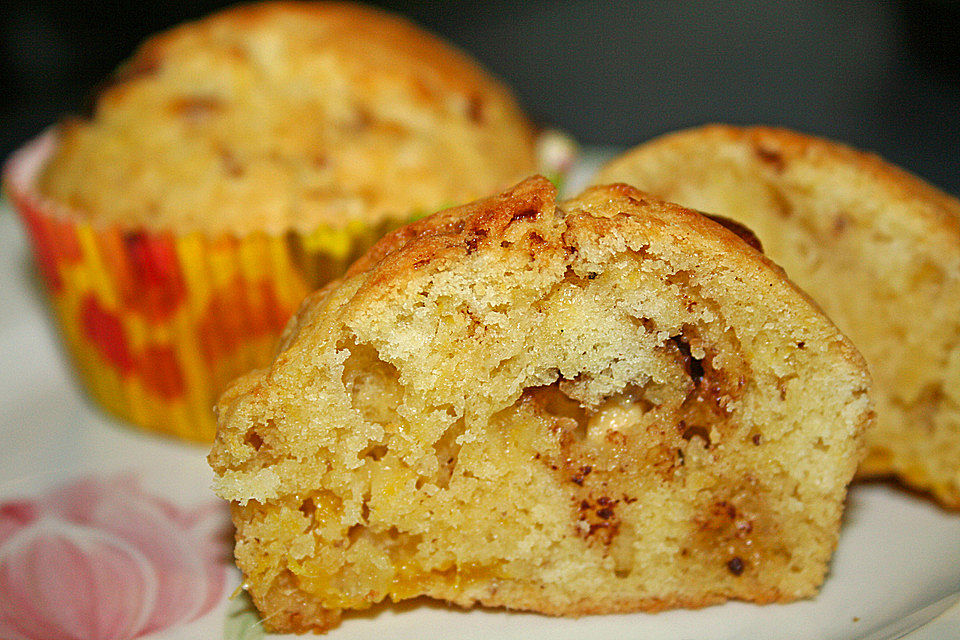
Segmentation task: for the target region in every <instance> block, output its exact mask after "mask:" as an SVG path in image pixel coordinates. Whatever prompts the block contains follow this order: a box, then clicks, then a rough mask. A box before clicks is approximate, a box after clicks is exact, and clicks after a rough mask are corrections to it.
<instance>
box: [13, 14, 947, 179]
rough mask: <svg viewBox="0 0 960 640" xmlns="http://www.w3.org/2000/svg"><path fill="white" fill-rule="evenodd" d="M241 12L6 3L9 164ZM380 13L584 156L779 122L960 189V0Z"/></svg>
mask: <svg viewBox="0 0 960 640" xmlns="http://www.w3.org/2000/svg"><path fill="white" fill-rule="evenodd" d="M227 4H230V3H228V2H216V1H210V0H194V1H185V0H168V1H166V2H162V1H157V0H143V1H141V2H123V3H118V2H116V1H113V2H110V1H107V2H103V3H96V4H94V3H91V4H87V3H85V2H82V1H77V2H57V1H48V2H37V1H33V0H15V1H14V2H10V1H9V0H8V2H6V3H3V4H2V8H0V95H2V96H3V99H2V102H0V124H2V126H0V157H2V156H6V155H7V154H8V153H9V152H10V151H12V150H13V149H14V148H16V147H17V146H18V145H19V144H21V143H22V142H23V141H24V140H26V139H27V138H28V137H29V136H31V135H33V134H35V133H37V132H38V131H40V130H41V129H42V128H43V127H45V126H47V125H48V124H50V123H52V122H54V121H56V120H57V118H58V117H59V116H60V115H61V114H63V113H65V112H69V111H74V110H76V109H78V108H79V106H80V105H81V103H82V102H83V99H84V97H85V96H86V95H87V94H88V93H89V92H90V90H91V88H92V87H93V86H94V85H95V84H96V83H97V82H98V81H100V80H101V79H102V78H103V77H104V76H106V75H107V74H108V73H109V72H110V70H111V69H113V68H114V67H115V66H116V65H117V64H118V63H119V62H121V61H122V60H123V59H124V58H125V57H127V56H128V55H129V54H130V53H131V52H132V50H133V49H134V47H135V46H136V44H137V43H138V42H139V41H141V40H142V39H143V38H144V37H146V36H147V35H149V34H151V33H154V32H156V31H158V30H161V29H164V28H166V27H168V26H171V25H174V24H176V23H179V22H182V21H184V20H189V19H192V18H197V17H200V16H202V15H204V14H206V13H208V12H210V11H212V10H214V9H216V8H218V7H221V6H225V5H227ZM371 4H375V5H379V6H382V7H387V8H390V9H393V10H395V11H399V12H401V13H404V14H406V15H407V16H409V17H411V18H412V19H414V20H415V21H416V22H419V23H420V24H421V25H423V26H426V27H427V28H429V29H431V30H433V31H435V32H437V33H439V34H441V35H443V36H445V37H446V38H448V39H449V40H452V41H453V42H455V43H457V44H458V45H460V46H461V47H462V48H464V49H466V50H467V51H469V52H471V53H472V54H473V55H474V56H476V57H477V58H479V59H480V60H481V61H482V62H483V63H484V64H486V65H487V67H488V68H490V69H491V70H492V71H494V72H495V73H497V74H498V75H500V76H501V77H502V78H503V79H505V80H506V81H507V82H508V83H509V84H511V85H512V86H513V88H514V90H515V91H516V92H517V94H518V96H519V98H520V100H521V102H522V103H523V105H524V106H525V107H526V109H527V111H528V112H529V113H531V114H532V115H533V116H534V118H536V119H538V120H539V121H541V122H543V123H548V124H553V125H556V126H559V127H560V128H563V129H565V130H566V131H568V132H569V133H572V134H573V135H574V136H575V137H576V138H577V139H578V140H580V141H581V142H582V143H585V144H603V145H614V146H627V145H632V144H635V143H637V142H640V141H642V140H645V139H647V138H650V137H652V136H654V135H656V134H659V133H663V132H666V131H670V130H673V129H677V128H681V127H686V126H690V125H696V124H701V123H704V122H717V121H719V122H732V123H768V124H781V125H785V126H789V127H793V128H796V129H800V130H803V131H807V132H811V133H815V134H819V135H823V136H827V137H831V138H836V139H839V140H844V141H847V142H849V143H851V144H854V145H856V146H859V147H861V148H865V149H869V150H873V151H875V152H878V153H880V154H881V155H883V156H885V157H887V158H888V159H890V160H892V161H894V162H896V163H898V164H901V165H903V166H904V167H906V168H908V169H910V170H912V171H914V172H915V173H918V174H920V175H921V176H923V177H925V178H927V179H928V180H930V181H932V182H934V183H935V184H938V185H940V186H941V187H943V188H945V189H947V190H948V191H951V192H953V193H955V194H957V193H960V122H958V115H960V0H923V1H918V0H900V1H899V2H897V1H891V2H852V1H851V2H842V1H830V2H827V1H821V2H816V1H814V2H801V1H799V0H796V1H794V0H788V1H783V2H775V1H773V2H761V1H756V2H753V1H750V2H720V1H709V0H687V1H672V0H671V1H666V0H665V1H661V2H628V1H625V0H614V1H612V2H598V1H588V0H580V1H572V0H565V1H557V2H539V1H528V2H521V1H514V2H508V1H506V0H488V1H487V2H483V3H468V2H457V1H455V0H454V1H449V2H418V1H415V0H414V1H409V0H408V1H405V2H404V1H399V0H385V1H380V2H372V3H371Z"/></svg>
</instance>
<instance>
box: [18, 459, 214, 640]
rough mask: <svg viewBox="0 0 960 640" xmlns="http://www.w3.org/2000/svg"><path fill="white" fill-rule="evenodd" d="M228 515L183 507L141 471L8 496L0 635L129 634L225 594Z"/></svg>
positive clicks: (118, 638)
mask: <svg viewBox="0 0 960 640" xmlns="http://www.w3.org/2000/svg"><path fill="white" fill-rule="evenodd" d="M228 531H229V529H228V518H227V515H226V513H225V512H224V510H223V508H222V505H221V504H219V503H215V502H211V503H210V504H207V505H203V506H201V507H198V508H195V509H182V508H180V507H177V506H176V505H173V504H171V503H169V502H167V501H165V500H163V499H160V498H158V497H156V496H153V495H150V494H149V493H147V492H146V491H144V490H143V489H142V488H141V487H140V484H139V482H138V481H137V479H136V478H135V477H134V476H133V475H129V474H125V475H119V476H114V477H110V478H105V479H97V478H84V479H81V480H79V481H76V482H74V483H72V484H69V485H66V486H63V487H61V488H59V489H56V490H54V491H52V492H51V493H49V494H47V495H44V496H42V497H40V498H36V499H33V500H18V501H12V502H5V503H0V638H3V640H128V639H130V638H137V637H140V636H143V635H146V634H149V633H153V632H155V631H159V630H161V629H166V628H169V627H172V626H175V625H179V624H183V623H186V622H189V621H191V620H194V619H196V618H198V617H200V616H202V615H203V614H205V613H207V612H208V611H210V610H211V609H212V608H213V607H214V605H215V604H216V603H217V602H218V601H219V600H220V598H221V597H222V594H223V590H224V585H225V582H226V567H227V564H228V558H229V554H230V541H229V538H228V533H227V532H228Z"/></svg>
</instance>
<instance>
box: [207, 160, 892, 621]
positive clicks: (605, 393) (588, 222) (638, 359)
mask: <svg viewBox="0 0 960 640" xmlns="http://www.w3.org/2000/svg"><path fill="white" fill-rule="evenodd" d="M868 387H869V381H868V376H867V373H866V368H865V365H864V363H863V361H862V359H861V357H860V355H859V354H858V353H857V352H856V350H855V349H854V348H853V347H852V346H851V345H850V343H849V342H848V341H847V340H846V339H845V338H844V337H843V336H842V335H841V334H840V332H839V331H838V330H837V329H836V328H835V327H834V326H833V325H832V324H831V323H830V321H829V320H827V318H826V317H825V316H823V314H821V313H820V312H819V311H818V310H817V309H816V308H815V307H814V306H813V304H812V303H811V302H810V301H809V300H808V299H807V298H806V296H805V295H804V294H803V293H801V292H800V291H799V290H798V289H796V287H794V285H793V284H792V283H790V282H789V281H788V280H787V279H786V278H785V277H784V275H783V273H782V272H781V270H780V269H779V268H777V267H776V266H775V265H773V264H772V263H771V262H769V261H768V260H767V259H765V258H764V257H763V256H762V255H761V254H760V253H759V252H758V251H757V250H755V249H754V248H753V247H751V246H750V245H749V244H748V243H746V242H744V241H743V240H741V239H740V238H738V237H737V236H736V235H735V234H734V233H731V232H730V231H728V230H727V229H725V228H724V227H722V226H720V225H718V224H716V223H714V222H713V221H711V220H709V219H708V218H706V217H704V216H701V215H700V214H698V213H696V212H694V211H691V210H687V209H683V208H681V207H679V206H676V205H672V204H668V203H665V202H661V201H659V200H656V199H654V198H652V197H649V196H646V195H644V194H642V193H640V192H638V191H636V190H635V189H633V188H631V187H628V186H626V185H613V186H601V187H595V188H592V189H590V190H588V191H586V192H585V193H584V194H582V195H581V196H579V197H577V198H575V199H572V200H568V201H565V202H557V201H556V192H555V189H554V188H553V186H552V185H551V184H550V183H549V182H547V181H546V180H545V179H543V178H532V179H529V180H527V181H525V182H524V183H522V184H520V185H518V186H517V187H516V188H514V189H513V190H511V191H508V192H505V193H503V194H502V195H500V196H497V197H493V198H489V199H487V200H482V201H478V202H476V203H473V204H470V205H467V206H464V207H460V208H456V209H451V210H447V211H443V212H440V213H437V214H435V215H433V216H431V217H429V218H427V219H424V220H422V221H419V222H416V223H413V224H410V225H408V226H405V227H403V228H401V229H399V230H397V231H396V232H394V233H392V234H390V235H389V236H387V237H386V238H385V239H384V240H382V241H380V242H379V243H378V244H377V245H375V246H374V247H373V248H372V249H371V250H370V251H369V252H368V253H367V254H366V255H365V256H364V257H362V258H361V259H360V260H359V261H358V262H357V263H355V264H354V265H353V266H352V267H351V269H350V270H349V272H348V273H347V275H346V276H345V277H344V278H343V279H341V280H338V281H335V282H334V283H332V284H330V285H328V286H327V287H325V288H324V289H322V290H321V291H319V292H317V293H315V294H314V295H312V296H311V297H310V298H309V299H308V300H307V301H306V302H305V304H304V306H303V308H302V309H301V310H300V312H299V314H298V316H297V319H296V320H295V322H293V323H292V324H291V327H290V328H289V330H288V332H287V335H286V337H285V339H284V343H283V346H282V348H281V350H280V352H279V354H278V356H277V358H276V359H275V360H274V362H273V364H272V365H271V366H270V367H269V368H266V369H261V370H258V371H256V372H253V373H251V374H249V375H247V376H245V377H243V378H241V379H240V380H238V381H237V382H236V383H235V384H234V385H233V386H232V387H231V388H230V389H229V390H228V391H227V392H226V393H225V394H224V396H223V397H222V399H221V401H220V404H219V429H218V433H217V439H216V441H215V444H214V447H213V451H212V452H211V454H210V458H209V459H210V463H211V465H212V467H213V469H214V471H215V473H216V476H217V477H216V481H215V488H216V491H217V492H218V493H219V495H220V496H222V497H223V498H226V499H228V500H230V501H231V502H232V505H233V519H234V523H235V524H236V527H237V544H236V557H237V562H238V564H239V566H240V568H241V569H242V570H243V572H244V574H245V581H244V584H245V587H246V588H247V589H248V591H249V592H250V593H251V595H252V597H253V600H254V602H255V603H256V605H257V606H258V607H259V609H260V611H261V612H262V614H263V616H264V623H265V624H266V625H267V626H268V627H269V628H271V629H275V630H278V631H292V630H296V631H302V630H306V629H316V630H321V631H322V630H325V629H328V628H329V627H331V626H332V625H334V624H336V622H337V620H338V619H339V616H340V613H341V611H342V610H345V609H362V608H365V607H368V606H370V605H372V604H374V603H376V602H379V601H381V600H384V599H386V598H390V599H393V600H394V601H397V600H402V599H406V598H411V597H415V596H419V595H427V596H430V597H433V598H439V599H443V600H447V601H449V602H453V603H456V604H459V605H462V606H471V605H474V604H483V605H487V606H504V607H509V608H515V609H528V610H532V611H538V612H542V613H547V614H553V615H583V614H593V613H607V612H625V611H637V610H658V609H663V608H667V607H678V606H685V607H698V606H703V605H708V604H712V603H718V602H721V601H724V600H726V599H730V598H737V599H744V600H750V601H754V602H761V603H764V602H784V601H789V600H793V599H796V598H802V597H806V596H809V595H811V594H813V593H815V591H816V589H817V587H818V586H819V584H820V583H821V581H822V580H823V578H824V575H825V573H826V571H827V564H828V561H829V558H830V555H831V553H832V551H833V549H834V546H835V544H836V541H837V534H838V527H839V523H840V514H841V510H842V506H843V499H844V495H845V491H846V486H847V483H848V482H849V480H850V479H851V477H852V476H853V473H854V469H855V468H856V466H857V464H858V462H859V461H860V459H861V453H862V446H861V445H862V434H863V431H864V429H865V428H866V427H867V426H868V425H869V424H870V422H871V420H872V417H873V414H872V410H871V403H870V400H869V397H868Z"/></svg>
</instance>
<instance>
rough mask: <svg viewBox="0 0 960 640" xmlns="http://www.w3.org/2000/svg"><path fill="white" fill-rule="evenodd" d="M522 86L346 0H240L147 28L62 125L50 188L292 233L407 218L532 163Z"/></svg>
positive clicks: (108, 210)
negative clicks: (91, 102)
mask: <svg viewBox="0 0 960 640" xmlns="http://www.w3.org/2000/svg"><path fill="white" fill-rule="evenodd" d="M534 163H535V161H534V135H533V130H532V127H531V125H530V123H529V122H528V121H527V120H526V118H525V117H524V115H523V114H522V113H521V112H520V110H519V107H518V106H517V104H516V103H515V101H514V99H513V98H512V96H511V95H510V93H509V91H508V90H507V89H506V88H505V87H504V86H503V85H502V84H500V83H499V82H498V81H497V80H495V79H493V78H491V77H490V76H489V75H488V74H487V73H486V72H485V71H484V70H482V69H481V68H480V67H479V66H478V65H477V64H476V63H475V62H474V61H472V60H471V59H470V58H469V57H467V56H466V55H465V54H463V53H462V52H460V51H458V50H456V49H455V48H453V47H452V46H450V45H448V44H446V43H444V42H442V41H441V40H439V39H438V38H436V37H434V36H432V35H431V34H429V33H426V32H424V31H423V30H421V29H419V28H417V27H416V26H414V25H412V24H410V23H409V22H407V21H405V20H403V19H401V18H399V17H396V16H393V15H390V14H386V13H382V12H380V11H376V10H373V9H370V8H366V7H362V6H359V5H353V4H348V3H335V2H329V3H327V2H319V3H294V2H273V3H264V4H255V5H249V6H241V7H237V8H232V9H227V10H225V11H222V12H220V13H217V14H214V15H212V16H210V17H208V18H205V19H203V20H200V21H198V22H194V23H188V24H185V25H182V26H179V27H176V28H174V29H172V30H170V31H168V32H165V33H163V34H160V35H158V36H155V37H153V38H151V39H150V40H148V41H147V42H146V43H145V44H143V45H142V46H141V48H140V49H139V50H138V51H137V52H136V54H135V55H134V56H133V58H132V59H131V60H129V61H128V62H127V63H126V64H125V65H123V66H122V67H121V68H120V69H119V70H118V72H117V73H116V75H115V77H114V78H113V80H112V82H111V84H110V85H109V86H107V87H106V88H105V89H104V90H103V91H102V93H101V94H100V95H99V96H98V98H97V101H96V105H95V111H94V113H93V115H92V117H91V118H90V119H70V120H68V121H66V122H65V123H63V125H62V126H61V127H60V144H59V146H58V149H57V151H56V152H55V154H54V156H53V157H52V158H51V160H50V161H49V163H48V164H47V166H46V168H45V171H44V172H43V174H42V176H41V178H40V185H39V186H40V189H41V191H42V192H43V193H44V194H45V195H46V196H48V197H50V198H51V199H53V200H54V201H56V202H58V203H61V204H63V205H66V206H67V207H68V208H69V209H71V210H73V211H75V212H76V213H77V214H78V215H83V216H86V217H88V218H90V219H92V220H95V221H97V222H99V223H103V224H111V223H119V224H121V225H124V226H146V227H150V228H172V229H175V230H177V231H181V232H182V231H189V230H194V229H197V230H203V231H207V232H223V231H226V232H234V233H240V234H243V233H249V232H253V231H266V232H268V233H281V232H284V231H286V230H288V229H298V230H311V229H314V228H316V227H317V226H319V225H333V226H336V227H343V226H346V225H349V224H350V223H351V222H353V221H363V222H375V221H379V220H383V219H389V218H396V219H405V218H407V217H409V216H410V215H411V214H413V215H416V214H423V213H429V212H431V211H434V210H436V209H439V208H441V207H443V206H448V205H451V204H456V203H460V202H465V201H468V200H471V199H473V198H476V197H479V196H481V195H485V194H486V193H488V192H490V191H492V190H496V189H499V188H502V187H504V186H506V185H508V184H509V183H511V182H513V181H515V180H516V179H519V178H520V177H522V176H524V175H528V174H529V173H531V172H532V171H533V169H534Z"/></svg>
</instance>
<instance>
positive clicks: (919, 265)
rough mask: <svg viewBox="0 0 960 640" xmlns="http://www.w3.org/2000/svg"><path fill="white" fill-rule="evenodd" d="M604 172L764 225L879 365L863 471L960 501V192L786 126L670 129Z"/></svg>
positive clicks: (948, 502) (780, 255)
mask: <svg viewBox="0 0 960 640" xmlns="http://www.w3.org/2000/svg"><path fill="white" fill-rule="evenodd" d="M596 180H597V181H598V182H606V181H610V180H624V181H628V182H630V183H632V184H635V185H637V186H638V187H642V188H645V189H648V190H650V191H651V192H653V193H655V194H657V195H658V196H660V197H664V198H668V199H670V200H674V201H676V202H680V203H682V204H686V205H690V206H695V207H697V208H701V209H703V210H706V211H714V212H716V213H719V214H722V215H725V216H729V217H732V218H734V219H736V220H739V221H741V222H743V223H745V224H746V225H748V226H750V227H751V228H752V229H753V230H754V231H755V232H756V233H757V235H758V236H759V237H760V239H761V241H762V242H763V244H764V246H765V247H767V249H768V252H769V254H770V255H771V256H772V257H773V258H774V259H775V260H776V261H777V262H779V263H780V264H781V265H783V266H784V268H785V269H786V270H787V273H788V275H789V276H790V277H791V278H792V279H794V280H795V281H796V282H797V283H798V284H799V285H800V286H802V287H803V288H805V289H806V290H807V291H808V292H809V293H810V294H811V295H812V296H813V298H814V299H816V300H817V301H818V303H819V304H820V305H822V307H823V308H824V309H825V310H826V312H827V314H828V315H829V316H830V317H831V318H832V319H833V320H834V321H835V322H836V323H837V324H838V326H839V327H840V328H841V329H842V330H843V331H844V332H845V333H847V335H849V336H850V337H851V339H852V340H853V342H854V343H855V344H856V345H857V346H858V348H859V349H860V350H861V351H862V352H863V354H864V356H865V357H866V359H867V362H868V363H869V365H870V367H871V371H872V373H873V376H874V379H875V382H876V389H877V392H878V394H877V402H878V416H879V417H878V428H877V429H876V430H875V431H874V432H873V433H871V434H870V435H869V436H868V444H869V449H870V453H869V455H868V457H867V459H866V461H865V462H864V464H863V467H862V468H861V473H862V474H863V475H885V474H895V475H897V476H898V477H899V478H900V479H901V480H903V481H904V482H906V483H907V484H908V485H910V486H912V487H914V488H916V489H920V490H923V491H929V492H931V493H932V494H933V496H934V497H935V498H936V499H937V500H938V501H939V502H940V503H941V504H942V505H944V506H946V507H949V508H953V509H957V508H960V394H958V391H957V390H958V389H960V201H958V200H957V199H956V198H953V197H951V196H949V195H947V194H945V193H943V192H941V191H940V190H938V189H936V188H935V187H933V186H931V185H930V184H928V183H926V182H924V181H923V180H921V179H919V178H917V177H916V176H913V175H911V174H909V173H907V172H905V171H903V170H902V169H899V168H898V167H895V166H893V165H891V164H889V163H887V162H885V161H884V160H882V159H881V158H879V157H877V156H875V155H872V154H868V153H863V152H860V151H857V150H855V149H852V148H851V147H849V146H846V145H843V144H838V143H835V142H831V141H828V140H823V139H819V138H815V137H812V136H807V135H803V134H800V133H796V132H793V131H788V130H785V129H779V128H772V127H746V128H739V127H732V126H725V125H711V126H707V127H702V128H697V129H691V130H688V131H681V132H678V133H674V134H669V135H666V136H663V137H661V138H658V139H656V140H653V141H651V142H648V143H646V144H643V145H641V146H639V147H637V148H636V149H634V150H632V151H629V152H627V153H626V154H624V155H623V156H621V157H620V158H617V159H615V160H614V161H612V162H611V163H610V164H609V165H607V166H606V167H604V168H603V169H602V170H601V171H600V173H599V174H598V176H597V177H596Z"/></svg>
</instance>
